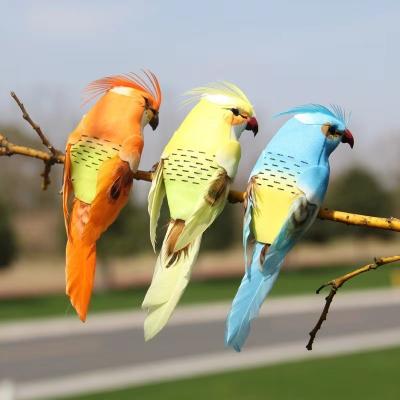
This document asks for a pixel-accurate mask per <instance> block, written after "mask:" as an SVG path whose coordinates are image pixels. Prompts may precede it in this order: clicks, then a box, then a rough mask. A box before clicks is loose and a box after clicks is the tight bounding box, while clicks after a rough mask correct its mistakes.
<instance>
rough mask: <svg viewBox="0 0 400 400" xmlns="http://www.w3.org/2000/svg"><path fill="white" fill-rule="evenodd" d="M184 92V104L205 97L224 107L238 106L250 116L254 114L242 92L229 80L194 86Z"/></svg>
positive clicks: (251, 106)
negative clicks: (185, 97)
mask: <svg viewBox="0 0 400 400" xmlns="http://www.w3.org/2000/svg"><path fill="white" fill-rule="evenodd" d="M185 94H186V95H187V96H188V97H187V99H186V100H185V101H184V102H183V103H184V104H190V103H193V102H196V101H199V100H201V99H203V98H205V99H207V100H209V101H211V102H214V103H216V104H219V105H223V106H225V107H226V108H230V107H235V108H236V107H240V108H242V109H243V110H244V111H245V112H246V113H248V114H249V115H250V116H253V115H255V112H254V107H253V105H252V104H251V103H250V100H249V99H248V98H247V96H246V95H245V94H244V92H243V91H242V90H241V89H240V88H239V87H238V86H236V85H234V84H233V83H230V82H214V83H210V84H209V85H206V86H202V87H198V88H194V89H192V90H190V91H189V92H187V93H185Z"/></svg>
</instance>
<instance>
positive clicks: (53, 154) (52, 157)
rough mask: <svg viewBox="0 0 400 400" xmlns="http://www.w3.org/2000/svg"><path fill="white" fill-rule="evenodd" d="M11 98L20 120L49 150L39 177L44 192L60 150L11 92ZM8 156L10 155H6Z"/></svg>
mask: <svg viewBox="0 0 400 400" xmlns="http://www.w3.org/2000/svg"><path fill="white" fill-rule="evenodd" d="M11 97H12V98H13V99H14V100H15V102H16V103H17V104H18V107H19V108H20V109H21V111H22V118H23V119H24V120H25V121H27V122H28V124H29V125H30V126H31V127H32V128H33V130H34V131H35V132H36V133H37V134H38V136H39V137H40V139H41V141H42V143H43V145H44V146H46V147H47V149H48V150H49V152H50V153H49V157H48V160H44V170H43V172H42V174H41V177H42V178H43V181H42V189H43V190H46V189H47V187H48V186H49V185H50V182H51V181H50V172H51V167H52V166H53V165H54V164H57V163H58V162H59V161H58V158H59V156H61V155H62V152H61V151H60V150H57V149H56V148H55V147H54V146H53V145H52V144H51V143H50V141H49V139H47V137H46V135H45V134H44V133H43V131H42V129H41V128H40V126H39V125H38V124H37V123H36V122H35V121H34V120H33V119H32V118H31V116H30V115H29V113H28V112H27V111H26V109H25V106H24V104H23V103H22V102H21V101H20V99H19V98H18V96H17V95H16V94H15V93H14V92H11ZM8 155H10V154H8Z"/></svg>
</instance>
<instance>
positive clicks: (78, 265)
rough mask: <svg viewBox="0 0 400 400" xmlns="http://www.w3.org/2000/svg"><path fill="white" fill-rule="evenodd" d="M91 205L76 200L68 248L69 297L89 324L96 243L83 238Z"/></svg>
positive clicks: (80, 316) (67, 289) (67, 277)
mask: <svg viewBox="0 0 400 400" xmlns="http://www.w3.org/2000/svg"><path fill="white" fill-rule="evenodd" d="M89 212H90V205H89V204H85V203H83V202H81V201H79V200H77V199H75V200H74V205H73V208H72V213H71V214H72V215H71V220H70V224H69V235H68V241H67V248H66V270H65V275H66V293H67V295H68V296H69V298H70V300H71V304H72V305H73V307H74V308H75V310H76V312H77V313H78V315H79V318H80V319H81V320H82V321H85V320H86V315H87V311H88V308H89V303H90V297H91V294H92V290H93V283H94V273H95V268H96V241H93V240H91V239H89V240H88V239H87V238H83V237H82V236H83V232H84V230H85V228H86V227H87V225H89V224H90V222H89Z"/></svg>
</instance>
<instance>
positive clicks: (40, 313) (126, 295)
mask: <svg viewBox="0 0 400 400" xmlns="http://www.w3.org/2000/svg"><path fill="white" fill-rule="evenodd" d="M349 269H350V268H347V267H331V268H323V269H306V270H300V271H283V272H282V273H281V275H280V277H279V279H278V281H277V283H276V285H275V287H274V289H273V291H272V293H271V296H285V295H295V294H307V293H308V294H312V293H314V292H315V289H316V288H318V287H319V286H320V285H321V284H322V283H324V282H326V281H329V280H330V279H332V278H335V277H337V276H338V275H341V274H343V273H345V272H347V271H348V270H349ZM392 271H394V268H393V267H388V268H382V269H381V270H378V271H371V272H369V273H367V274H365V275H363V276H360V277H358V278H356V279H354V281H352V282H350V283H349V284H348V286H347V287H346V286H345V287H344V288H343V289H342V290H349V289H350V290H352V289H361V288H372V287H384V286H389V285H390V273H391V272H392ZM239 283H240V279H239V278H237V279H224V280H213V281H204V282H191V283H190V284H189V286H188V289H187V290H186V292H185V294H184V296H183V298H182V301H181V304H189V303H192V304H193V303H201V302H212V301H223V300H225V301H230V300H232V298H233V296H234V295H235V292H236V290H237V287H238V286H239ZM145 292H146V289H145V288H135V289H130V290H121V291H111V292H101V293H95V294H94V296H93V299H92V303H91V312H99V311H110V310H123V309H132V308H137V307H140V304H141V301H142V300H143V297H144V295H145ZM321 301H322V299H321ZM321 304H322V303H321ZM73 314H74V312H73V310H72V307H71V306H70V305H69V301H68V299H67V298H66V296H64V295H62V294H60V295H51V296H46V297H38V298H29V299H9V300H1V307H0V320H11V319H18V318H35V317H44V316H50V315H51V316H62V315H73ZM89 318H90V316H89Z"/></svg>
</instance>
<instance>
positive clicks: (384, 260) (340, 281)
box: [306, 225, 400, 350]
mask: <svg viewBox="0 0 400 400" xmlns="http://www.w3.org/2000/svg"><path fill="white" fill-rule="evenodd" d="M364 226H365V225H364ZM367 226H369V225H367ZM397 261H400V256H390V257H381V258H375V260H374V262H373V263H371V264H367V265H364V266H363V267H360V268H357V269H355V270H354V271H351V272H349V273H348V274H345V275H342V276H340V277H338V278H336V279H333V280H331V281H329V282H327V283H325V284H323V285H322V286H321V287H319V288H318V289H317V294H318V293H319V292H320V291H321V290H322V289H324V288H326V287H327V286H330V287H331V291H330V292H329V294H328V296H327V297H325V305H324V308H323V309H322V312H321V315H320V317H319V319H318V321H317V323H316V324H315V326H314V328H313V329H312V330H311V332H310V340H309V341H308V343H307V346H306V348H307V350H312V346H313V343H314V340H315V337H316V335H317V332H318V331H319V330H320V329H321V326H322V324H323V322H324V321H325V320H326V318H327V316H328V312H329V308H330V306H331V304H332V301H333V298H334V297H335V295H336V293H337V291H338V290H339V289H340V288H341V287H342V286H343V285H344V284H345V283H346V282H347V281H349V280H350V279H352V278H355V277H356V276H358V275H361V274H363V273H364V272H368V271H371V270H375V269H377V268H379V267H380V266H382V265H387V264H391V263H394V262H397Z"/></svg>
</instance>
